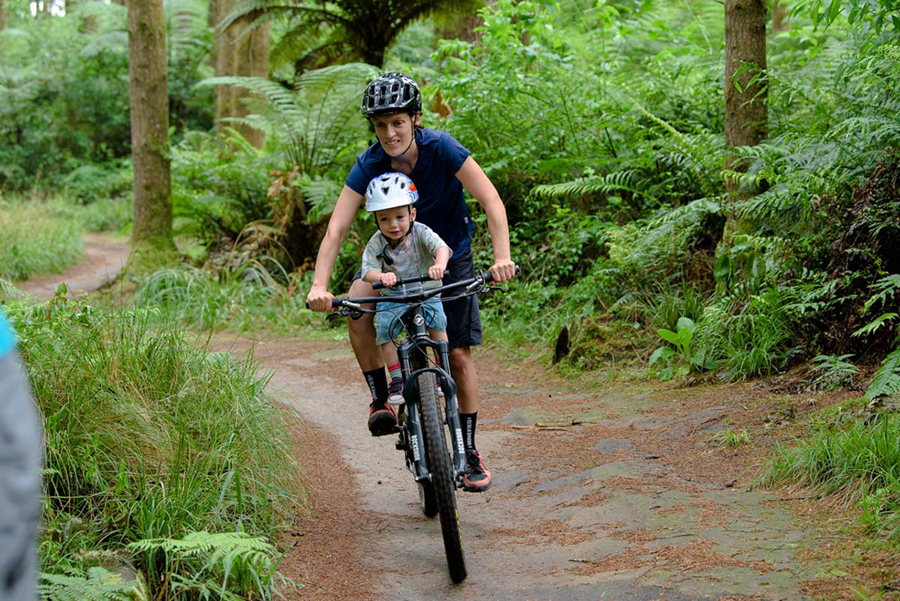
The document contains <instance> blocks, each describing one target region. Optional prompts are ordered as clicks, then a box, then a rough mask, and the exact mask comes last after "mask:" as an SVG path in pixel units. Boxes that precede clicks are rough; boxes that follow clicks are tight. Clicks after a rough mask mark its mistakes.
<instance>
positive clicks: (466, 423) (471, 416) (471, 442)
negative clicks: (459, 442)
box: [459, 411, 478, 451]
mask: <svg viewBox="0 0 900 601" xmlns="http://www.w3.org/2000/svg"><path fill="white" fill-rule="evenodd" d="M459 421H461V422H462V431H463V444H464V445H465V447H466V450H467V451H474V450H475V423H476V422H477V421H478V412H477V411H476V412H475V413H460V414H459Z"/></svg>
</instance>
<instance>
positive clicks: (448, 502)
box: [328, 273, 496, 583]
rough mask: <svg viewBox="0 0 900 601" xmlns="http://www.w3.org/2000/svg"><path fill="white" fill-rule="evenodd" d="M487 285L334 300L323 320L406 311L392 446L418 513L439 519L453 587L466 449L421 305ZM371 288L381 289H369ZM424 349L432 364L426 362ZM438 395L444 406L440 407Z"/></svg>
mask: <svg viewBox="0 0 900 601" xmlns="http://www.w3.org/2000/svg"><path fill="white" fill-rule="evenodd" d="M429 280H430V278H429V277H428V275H427V274H425V275H421V276H417V277H412V278H401V279H398V280H397V283H396V284H395V287H397V286H401V285H403V284H413V283H419V282H426V281H429ZM492 281H493V278H492V277H491V274H490V273H481V274H479V275H476V276H475V277H474V278H469V279H466V280H461V281H459V282H454V283H452V284H448V285H446V286H440V287H438V288H432V289H430V290H421V291H419V292H414V293H411V294H405V295H404V296H374V297H358V298H334V299H332V301H331V305H332V307H333V308H335V309H337V311H336V312H334V313H331V314H329V315H328V319H333V318H337V317H342V316H343V317H350V318H356V319H358V318H359V317H360V316H361V315H362V314H363V313H375V310H374V309H371V308H368V307H365V306H364V305H370V304H377V303H380V302H391V303H403V304H406V305H408V306H409V310H408V311H407V312H406V313H404V314H403V315H402V317H400V318H399V319H400V321H401V323H402V326H403V331H405V333H406V337H405V338H404V339H403V340H402V341H401V340H395V341H394V342H395V344H397V355H398V357H399V358H400V368H401V372H402V378H403V383H404V388H403V403H402V404H401V405H400V407H399V410H398V412H397V414H398V418H399V425H398V428H397V434H398V440H397V445H396V446H397V449H398V450H401V451H403V452H404V455H405V458H406V467H407V468H408V469H409V470H410V471H411V472H412V473H413V476H415V480H416V483H417V484H418V487H419V501H420V503H421V505H422V511H423V513H424V514H425V515H426V516H428V517H434V516H435V515H440V522H441V534H442V535H443V539H444V551H445V552H446V554H447V566H448V568H449V570H450V579H451V580H452V581H453V582H455V583H459V582H462V581H463V580H465V578H466V574H467V571H466V560H465V554H464V552H463V544H462V537H461V536H460V529H459V512H458V510H457V507H456V489H457V488H459V487H461V486H462V479H463V476H465V473H466V450H465V445H464V443H463V434H462V425H461V423H460V418H459V407H458V406H457V402H456V384H455V383H454V381H453V378H452V377H451V376H450V371H449V366H450V359H449V350H448V346H447V342H446V341H443V340H434V339H432V338H431V337H430V336H429V335H428V329H427V327H426V325H425V309H424V307H423V304H424V303H425V301H427V300H428V299H430V298H432V297H435V296H437V295H440V294H444V295H446V294H448V293H450V294H451V295H452V296H449V297H448V296H444V297H443V300H444V301H447V300H453V299H455V298H462V297H463V296H470V295H472V294H478V293H485V292H493V291H494V290H496V288H489V287H488V286H487V285H488V284H489V283H491V282H492ZM373 288H375V289H379V288H383V286H382V285H381V284H374V285H373ZM454 293H456V294H455V295H453V294H454ZM401 335H402V334H401ZM429 349H431V350H432V351H433V353H434V354H435V357H436V359H437V360H434V359H432V358H431V357H429V355H428V352H427V351H428V350H429ZM441 395H442V396H443V403H441V402H440V397H441ZM444 426H446V430H445V428H444ZM448 434H449V436H448Z"/></svg>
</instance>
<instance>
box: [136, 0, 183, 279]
mask: <svg viewBox="0 0 900 601" xmlns="http://www.w3.org/2000/svg"><path fill="white" fill-rule="evenodd" d="M165 25H166V23H165V17H164V15H163V3H162V0H129V2H128V50H129V68H128V73H129V81H130V94H131V148H132V159H133V161H134V230H133V232H132V236H131V245H132V247H131V256H130V257H129V259H128V265H127V269H128V270H129V271H130V272H132V273H142V272H146V271H150V270H153V269H155V268H157V267H159V266H162V265H165V264H167V263H170V262H172V261H173V260H174V258H175V255H176V251H175V243H174V241H173V239H172V184H171V167H170V164H169V158H168V149H169V89H168V84H167V82H166V37H165V32H166V27H165Z"/></svg>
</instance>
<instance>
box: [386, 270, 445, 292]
mask: <svg viewBox="0 0 900 601" xmlns="http://www.w3.org/2000/svg"><path fill="white" fill-rule="evenodd" d="M444 275H445V276H446V275H448V274H447V272H446V271H445V272H444ZM432 281H434V280H432V279H431V276H430V275H428V274H427V273H423V274H422V275H414V276H412V277H410V278H397V283H396V284H394V285H393V286H391V288H394V287H396V286H402V285H403V284H416V283H420V282H432ZM382 288H386V286H385V285H384V284H382V283H381V282H375V283H374V284H372V290H381V289H382Z"/></svg>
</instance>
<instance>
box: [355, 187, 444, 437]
mask: <svg viewBox="0 0 900 601" xmlns="http://www.w3.org/2000/svg"><path fill="white" fill-rule="evenodd" d="M418 198H419V194H418V192H416V186H415V184H414V183H413V182H412V180H411V179H409V177H407V176H406V175H404V174H403V173H385V174H383V175H379V176H377V177H375V178H373V179H372V181H370V182H369V186H368V188H367V189H366V211H368V212H370V213H373V214H374V215H375V221H376V223H377V224H378V232H376V233H375V235H373V236H372V238H371V239H369V243H368V244H367V245H366V250H365V251H364V252H363V261H362V270H361V273H362V277H363V280H365V281H366V282H369V283H370V284H374V283H376V282H381V283H382V284H384V286H385V288H383V289H382V290H381V294H382V295H383V296H391V295H393V296H402V295H406V294H409V293H412V292H418V291H419V290H422V289H425V290H427V289H429V288H436V287H438V286H440V285H441V282H440V280H441V278H443V277H444V270H445V269H446V268H447V262H448V261H449V260H450V255H451V254H452V252H451V250H450V247H449V246H447V244H446V243H445V242H444V241H443V240H441V238H440V237H439V236H438V235H437V234H435V233H434V232H433V231H432V230H431V229H430V228H429V227H428V226H426V225H423V224H421V223H416V209H415V207H414V206H413V205H414V204H415V202H416V200H418ZM424 273H427V274H428V275H429V276H430V277H431V280H432V281H430V282H425V283H424V284H419V283H415V284H404V285H403V286H402V287H401V288H398V289H393V288H391V287H392V286H394V285H395V284H396V283H397V279H398V278H410V277H414V276H418V275H421V274H424ZM408 309H409V307H408V306H407V305H405V304H403V303H378V310H377V311H378V312H377V313H376V315H375V342H376V344H378V345H379V346H380V347H381V351H382V353H383V355H384V361H385V364H386V365H387V366H388V371H389V372H390V385H389V388H388V399H387V402H388V405H385V404H384V402H383V401H381V402H379V399H375V400H374V401H373V403H372V406H371V411H370V417H369V431H370V432H372V434H373V435H374V436H381V435H384V434H390V433H391V432H392V431H393V427H394V424H396V423H397V416H396V412H395V410H394V408H393V407H392V406H391V405H394V404H399V403H402V402H403V381H402V379H401V376H400V360H399V359H398V357H397V347H396V346H395V345H394V343H393V342H392V340H393V338H394V337H396V336H397V335H398V334H399V333H400V330H401V327H402V326H401V322H400V317H401V316H402V315H403V314H404V313H405V312H406V311H407V310H408ZM424 309H425V325H426V326H427V327H428V332H429V334H430V335H431V336H432V337H433V338H434V339H435V340H447V333H446V332H447V317H446V315H445V314H444V308H443V305H442V304H441V299H440V297H439V296H434V297H432V298H430V299H428V301H427V302H426V303H425V305H424Z"/></svg>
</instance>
